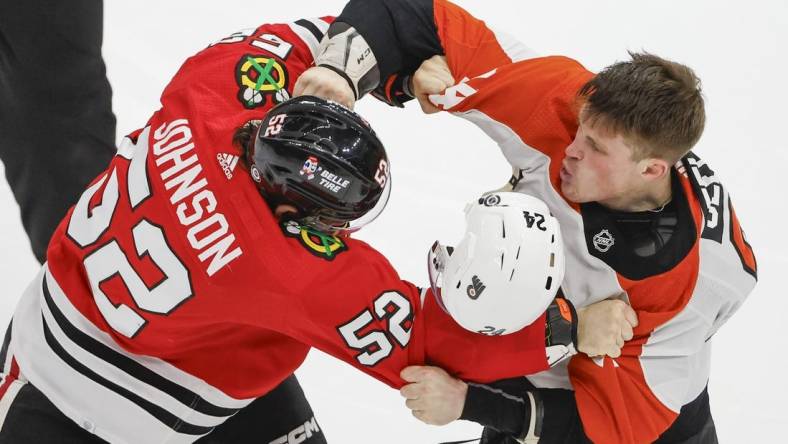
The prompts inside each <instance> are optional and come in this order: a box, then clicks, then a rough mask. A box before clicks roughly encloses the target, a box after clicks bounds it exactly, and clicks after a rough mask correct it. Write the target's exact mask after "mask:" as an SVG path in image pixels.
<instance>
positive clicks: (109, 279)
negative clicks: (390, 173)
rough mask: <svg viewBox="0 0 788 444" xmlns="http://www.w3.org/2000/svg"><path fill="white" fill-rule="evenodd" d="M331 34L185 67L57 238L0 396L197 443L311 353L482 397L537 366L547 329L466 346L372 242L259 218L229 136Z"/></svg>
mask: <svg viewBox="0 0 788 444" xmlns="http://www.w3.org/2000/svg"><path fill="white" fill-rule="evenodd" d="M329 22H330V19H316V20H299V21H297V22H294V23H287V24H279V25H265V26H262V27H260V28H258V29H256V30H250V31H244V32H240V33H236V34H233V35H232V36H230V37H228V38H226V39H224V40H222V41H220V42H218V43H216V44H214V45H212V46H210V47H208V48H207V49H205V50H203V51H202V52H200V53H199V54H197V55H195V56H194V57H192V58H190V59H188V60H187V61H186V63H185V64H184V65H183V67H182V68H181V69H180V71H179V72H178V73H177V74H176V75H175V77H174V78H173V80H172V81H171V83H170V84H169V85H168V86H167V88H166V89H165V91H164V93H163V95H162V97H161V104H162V107H161V109H159V110H158V111H157V112H156V113H154V114H153V116H152V117H151V118H150V120H149V121H148V123H147V125H146V126H145V127H144V128H142V129H140V130H138V131H135V132H134V133H132V134H131V135H130V136H129V137H127V138H126V139H125V140H124V141H123V143H122V144H121V146H120V148H119V149H118V153H117V155H116V156H115V158H114V159H113V160H112V162H111V163H110V165H109V167H108V168H107V170H106V171H105V172H104V173H102V174H101V175H100V176H99V177H98V178H96V179H95V180H94V181H93V182H92V184H91V185H90V186H89V188H88V189H87V190H86V191H85V192H84V193H83V194H82V196H81V198H80V199H79V201H78V202H77V204H76V205H75V206H74V207H73V208H72V209H71V211H70V212H69V213H68V215H67V216H66V218H65V219H64V221H63V222H62V223H61V225H60V226H59V228H58V230H57V232H56V233H55V235H54V237H53V239H52V241H51V244H50V247H49V251H48V263H47V264H46V265H45V266H44V267H43V269H42V270H41V272H40V274H39V275H38V276H37V277H36V279H35V281H34V282H33V283H32V284H31V286H30V287H29V289H28V290H27V291H26V293H25V295H24V297H23V298H22V300H21V302H20V304H19V306H18V308H17V311H16V313H15V315H14V321H13V330H12V340H11V345H10V349H9V353H8V359H7V362H6V363H5V373H6V375H7V377H6V379H5V381H4V384H3V386H2V388H0V391H5V392H6V393H8V390H9V389H8V387H10V386H11V385H12V384H11V382H12V381H13V380H14V378H25V379H27V380H29V381H30V382H32V383H33V384H34V385H35V386H36V387H37V388H38V389H40V390H41V391H42V392H43V393H44V394H45V395H46V396H47V397H48V398H49V399H50V400H51V401H52V402H53V403H54V404H55V406H57V407H58V408H59V409H60V410H61V411H62V412H63V413H65V414H66V415H67V416H68V417H70V418H71V419H73V420H74V421H75V422H76V423H77V424H79V425H81V426H82V427H84V428H86V429H87V430H89V431H91V432H93V433H95V434H96V435H98V436H100V437H101V438H103V439H105V440H108V441H110V442H113V443H115V442H117V443H122V442H126V443H156V442H192V441H194V440H196V439H197V438H198V437H199V436H201V435H204V434H206V433H208V432H210V431H211V429H212V428H213V427H215V426H216V425H218V424H220V423H222V422H223V421H224V420H225V419H226V418H228V417H229V416H231V415H233V414H234V413H235V412H236V411H238V410H239V409H240V408H243V407H244V406H245V405H247V404H248V403H249V402H251V401H252V400H253V399H254V398H256V397H259V396H261V395H264V394H265V393H266V392H268V391H269V390H270V389H271V388H273V387H275V386H276V385H277V384H279V383H280V382H281V381H282V380H283V379H284V378H285V377H287V376H288V375H290V374H291V373H292V372H293V371H294V370H295V369H296V368H297V367H298V366H299V365H300V364H301V363H302V361H303V360H304V358H305V357H306V354H307V351H308V350H309V348H310V347H311V346H315V347H318V348H320V349H321V350H323V351H326V352H327V353H330V354H332V355H333V356H335V357H337V358H339V359H342V360H344V361H346V362H348V363H350V364H352V365H354V366H355V367H357V368H358V369H360V370H361V371H364V372H366V373H368V374H370V375H371V376H373V377H375V378H377V379H379V380H381V381H383V382H385V383H386V384H389V385H391V386H393V387H399V386H401V385H402V384H403V381H402V380H401V379H400V377H399V372H400V370H401V369H402V368H403V367H404V366H406V365H409V364H422V363H425V362H431V363H435V364H437V365H441V366H443V367H445V368H447V369H449V371H452V372H454V373H456V374H457V375H459V376H460V377H463V378H466V379H472V380H479V381H489V380H493V379H498V378H502V377H511V376H514V375H517V374H521V373H533V372H537V371H542V370H544V369H545V368H547V361H546V354H545V348H544V341H545V336H544V335H545V330H544V318H543V317H541V318H540V319H538V320H537V321H536V323H535V324H534V325H533V327H530V328H526V329H525V330H523V331H522V332H520V333H518V334H513V335H510V336H506V337H497V338H492V337H486V336H482V335H475V334H472V333H469V332H466V331H465V330H463V329H462V328H461V327H459V326H457V325H456V324H454V323H453V321H452V320H451V319H450V318H449V317H448V316H447V315H445V314H444V313H443V312H442V311H441V310H440V309H439V308H437V306H436V305H435V303H434V301H433V299H432V297H431V296H430V295H429V293H427V292H421V291H420V290H419V289H417V288H416V287H415V286H413V285H412V284H410V283H408V282H404V281H402V280H400V278H399V277H398V276H397V273H396V272H395V271H394V270H393V269H392V267H391V265H390V264H389V263H388V262H387V261H386V259H385V258H383V257H382V256H381V255H380V254H379V253H377V252H376V251H375V250H373V249H372V248H370V247H369V246H368V245H366V244H365V243H363V242H360V241H356V240H353V239H350V238H339V237H333V236H326V235H324V234H322V233H318V232H314V231H312V230H310V229H309V228H307V227H303V226H299V225H298V224H297V223H294V222H289V223H280V222H279V221H277V220H276V219H275V218H274V216H273V215H272V213H271V211H270V210H269V208H268V207H267V206H266V204H265V202H264V201H263V199H262V198H261V196H260V194H259V193H258V190H257V188H256V186H255V185H254V183H253V181H252V178H251V177H250V175H249V174H248V171H247V170H246V169H245V168H246V167H245V166H244V165H243V160H242V159H241V157H242V153H241V152H240V151H239V149H238V148H236V147H235V146H234V145H233V142H232V138H233V134H234V131H235V130H236V128H238V127H239V126H241V125H243V124H244V123H245V122H247V121H249V120H252V119H259V118H260V117H261V116H262V115H263V114H264V113H265V111H266V110H267V109H269V108H270V107H271V106H272V105H273V104H274V103H276V102H279V101H282V100H285V99H286V98H287V97H288V95H289V91H290V90H291V88H292V86H293V84H294V81H295V79H296V78H297V77H298V76H299V75H300V74H301V72H302V71H303V70H305V69H306V68H307V67H309V66H310V65H311V64H312V60H313V51H315V49H316V48H317V42H318V41H319V40H320V38H321V36H322V33H324V32H325V30H326V29H327V27H328V25H329ZM304 161H305V169H304V171H303V174H306V175H314V179H313V180H325V181H326V186H327V187H328V186H330V187H334V188H336V187H340V188H341V187H343V186H345V185H343V179H342V178H337V177H333V176H332V174H331V172H330V171H328V170H326V169H322V168H319V166H315V168H312V166H311V165H307V164H308V159H304ZM513 362H516V363H517V364H513ZM4 401H5V400H4Z"/></svg>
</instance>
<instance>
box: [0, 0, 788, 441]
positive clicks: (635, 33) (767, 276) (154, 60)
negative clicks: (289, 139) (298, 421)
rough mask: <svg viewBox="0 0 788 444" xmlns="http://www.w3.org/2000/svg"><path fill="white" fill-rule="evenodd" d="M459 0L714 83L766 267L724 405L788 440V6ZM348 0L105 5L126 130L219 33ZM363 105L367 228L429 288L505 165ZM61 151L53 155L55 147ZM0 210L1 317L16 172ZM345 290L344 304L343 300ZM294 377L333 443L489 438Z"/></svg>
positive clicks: (713, 140) (709, 153) (9, 300)
mask: <svg viewBox="0 0 788 444" xmlns="http://www.w3.org/2000/svg"><path fill="white" fill-rule="evenodd" d="M457 3H458V4H460V5H462V6H464V7H466V8H467V9H468V10H470V11H471V12H473V13H474V14H475V15H477V16H478V17H480V18H483V19H485V20H486V21H487V23H488V24H489V25H490V26H494V27H495V28H497V29H502V30H505V31H507V32H509V33H510V34H512V35H514V36H516V37H517V38H519V39H520V40H521V41H523V42H525V43H526V44H527V45H529V46H530V47H532V48H534V49H536V50H537V51H539V52H540V53H543V54H563V55H568V56H571V57H574V58H576V59H578V60H580V61H581V62H582V63H584V64H585V65H586V66H587V67H589V68H590V69H592V70H598V69H601V68H602V67H604V66H606V65H608V64H610V63H613V62H614V61H616V60H622V59H625V58H626V50H627V49H631V50H647V51H650V52H654V53H656V54H659V55H661V56H664V57H667V58H670V59H674V60H677V61H680V62H683V63H686V64H688V65H690V66H691V67H693V68H694V69H695V70H696V72H697V73H698V75H699V76H700V78H701V79H702V81H703V90H704V92H705V96H706V99H707V114H708V124H707V127H706V131H705V134H704V136H703V138H702V139H701V141H700V143H699V145H698V146H697V147H696V150H695V151H696V152H697V153H698V154H699V155H700V156H701V157H703V158H704V159H705V160H706V161H708V162H709V163H710V165H711V167H712V168H713V169H714V170H715V172H716V173H717V174H718V175H719V176H721V177H722V179H723V184H724V185H726V186H727V187H728V189H729V190H730V192H731V195H732V197H733V201H734V202H735V206H736V212H737V214H738V215H739V218H740V220H741V222H742V225H743V226H744V228H745V230H746V232H747V236H748V240H749V242H750V244H751V245H752V246H753V248H754V249H755V252H756V255H757V258H758V265H759V277H760V282H759V284H758V286H757V287H756V289H755V291H754V292H753V293H752V294H751V295H750V298H749V300H748V301H747V302H746V303H745V304H744V305H743V306H742V308H741V309H740V310H739V312H738V313H737V314H736V315H735V316H734V317H733V319H731V320H730V321H729V322H728V323H727V324H726V325H725V326H724V327H723V328H722V330H721V331H720V332H719V333H717V335H716V336H715V337H714V339H713V340H714V343H715V346H714V358H713V364H712V372H711V373H712V376H711V381H710V393H711V403H712V411H713V413H714V415H715V420H716V423H717V430H718V433H719V437H720V442H722V443H740V442H749V443H773V442H785V439H786V438H785V437H784V434H785V433H784V432H783V430H784V429H785V424H786V420H788V413H786V411H788V409H786V408H785V403H786V399H788V378H786V374H788V364H787V363H788V358H786V352H785V350H784V349H785V348H786V340H785V337H786V333H785V331H784V330H783V328H785V327H786V325H788V322H786V319H788V318H787V317H786V312H787V311H788V298H786V296H785V294H786V291H785V289H784V287H783V284H780V283H779V275H780V273H786V272H788V253H786V250H788V241H786V239H785V237H784V236H786V229H785V228H784V227H785V225H784V224H785V223H786V220H785V218H786V216H787V215H788V210H787V209H786V208H787V207H788V204H786V197H785V196H786V195H785V193H784V192H783V191H784V188H783V187H784V183H785V177H782V176H783V175H785V174H786V173H785V165H786V163H788V138H787V137H786V135H785V131H784V130H785V129H786V126H785V125H786V124H785V122H786V116H787V115H788V113H786V111H785V108H786V104H788V93H786V88H785V80H784V79H785V77H786V71H787V68H788V66H787V64H786V60H785V57H786V54H788V3H786V2H785V1H784V0H762V1H756V2H749V3H747V4H745V3H743V2H728V1H720V0H717V1H712V0H696V1H692V2H687V1H680V0H662V1H660V2H645V1H630V2H623V1H614V0H598V1H595V2H587V1H574V0H573V1H563V2H525V1H517V2H514V1H490V0H487V1H479V0H465V1H462V0H458V1H457ZM343 4H344V2H343V1H334V0H331V1H329V0H321V1H316V0H315V1H305V0H299V1H290V2H282V3H279V2H267V1H251V0H249V1H239V0H224V1H222V2H214V1H203V0H193V1H185V0H177V1H176V0H169V1H150V0H137V1H133V2H131V1H120V0H113V1H108V2H105V40H104V56H105V59H106V63H107V69H108V75H109V78H110V82H111V83H112V87H113V90H114V104H113V105H114V111H115V113H116V115H117V117H118V138H120V137H121V136H122V135H123V134H125V133H127V132H129V131H131V130H133V129H136V128H138V127H140V126H142V125H144V123H145V122H146V121H147V119H148V117H149V115H150V114H151V113H152V112H153V111H154V110H155V109H157V107H158V96H159V94H160V92H161V90H162V88H163V86H164V85H165V84H166V82H167V81H168V79H169V78H170V76H171V75H172V74H174V73H175V71H176V70H177V68H178V66H179V65H180V63H181V62H182V61H183V60H184V59H185V58H186V57H188V56H189V55H191V54H192V53H194V52H196V51H198V50H200V49H202V48H203V47H205V46H206V45H207V44H208V43H210V42H212V41H215V40H217V39H219V38H221V37H223V36H225V35H227V34H230V33H231V32H233V31H235V30H238V29H241V28H247V27H253V26H256V25H258V24H262V23H265V22H269V23H270V22H282V21H290V20H293V19H297V18H301V17H315V16H321V15H331V14H333V15H335V14H337V13H338V12H339V11H340V10H341V8H342V6H343ZM34 31H37V30H34ZM41 31H44V30H41ZM357 109H358V110H359V111H360V112H361V113H362V114H363V115H364V116H365V117H366V118H367V119H368V120H369V121H370V122H371V123H372V125H373V126H374V127H375V128H376V130H377V132H378V133H379V134H380V136H381V138H382V139H383V141H384V142H385V143H386V145H387V147H388V152H389V156H390V158H391V164H392V175H393V183H394V190H393V193H392V198H391V201H390V202H389V206H388V208H387V210H386V212H384V214H383V215H382V216H381V217H380V219H378V220H377V221H376V222H375V223H373V224H372V225H370V226H369V227H367V228H365V229H364V230H363V231H362V232H361V233H360V235H359V236H358V237H360V238H362V239H364V240H366V241H368V242H370V243H371V244H372V245H373V246H375V247H376V248H378V249H379V250H380V251H381V252H382V253H383V254H385V255H386V257H388V258H389V260H390V261H391V262H392V264H393V265H394V266H395V267H396V268H397V269H398V270H399V271H400V273H401V275H402V276H403V278H405V279H408V280H411V281H413V282H415V283H417V284H425V283H426V280H427V276H426V270H425V262H426V260H425V258H426V252H427V248H428V247H429V246H430V245H431V243H432V242H433V241H434V240H436V239H440V240H442V241H443V242H447V243H453V242H456V241H457V240H458V239H459V238H460V236H461V235H462V232H463V229H464V222H463V217H462V208H463V206H464V204H465V202H466V201H468V200H470V199H472V198H474V197H476V196H477V195H479V194H480V193H481V192H483V191H486V190H490V189H494V188H498V187H500V186H501V185H502V184H503V183H504V182H505V181H506V180H507V179H508V177H509V174H510V171H509V167H508V165H507V164H506V162H505V161H504V160H503V157H502V156H501V155H500V153H499V152H498V149H497V147H496V146H495V145H494V144H493V143H492V142H491V141H489V140H488V139H487V138H486V136H484V135H483V134H482V133H481V131H480V130H478V129H476V128H475V127H474V126H472V125H471V124H470V123H468V122H465V121H463V120H461V119H459V118H456V117H453V116H451V115H448V114H441V115H433V116H426V117H425V116H424V115H422V114H421V112H420V110H419V107H418V105H416V104H415V103H413V104H411V105H410V106H408V107H407V109H406V110H405V111H400V110H394V109H390V108H388V107H386V106H384V105H382V104H379V103H377V102H375V101H374V100H373V99H367V100H364V101H362V102H361V103H360V104H359V105H358V106H357ZM1 134H2V133H1V132H0V135H1ZM52 145H53V149H55V148H56V146H57V141H56V140H54V141H52ZM53 192H56V190H53ZM0 213H1V214H2V217H0V284H1V285H2V289H3V293H4V297H3V298H2V299H0V324H2V325H7V322H8V320H9V319H10V317H11V315H12V313H13V309H14V306H15V304H16V300H17V298H18V297H19V295H21V293H22V291H23V290H24V288H25V287H26V286H27V284H28V282H29V281H30V279H32V277H33V275H34V273H35V272H36V270H37V268H38V265H37V263H36V262H35V260H34V258H33V255H32V253H31V252H30V250H29V246H28V243H27V238H26V236H25V234H24V231H23V230H22V226H21V223H20V222H19V211H18V208H17V206H16V204H15V202H14V200H13V197H12V195H11V193H10V190H9V189H8V186H7V184H6V182H5V181H2V183H0ZM780 270H783V271H782V272H780ZM783 276H784V277H785V275H783ZM315 291H321V290H320V289H315ZM336 296H337V303H338V304H340V303H342V295H336ZM654 297H659V295H654ZM298 376H299V379H300V381H301V383H302V384H303V386H304V389H305V391H306V392H307V396H308V397H309V399H310V401H311V403H312V406H313V408H314V410H315V412H316V414H317V418H318V421H319V423H320V425H321V427H322V428H323V429H324V430H325V432H326V435H327V436H328V438H329V440H330V441H331V442H333V443H353V444H355V443H359V444H360V443H365V444H366V443H375V444H399V443H429V444H437V443H439V442H443V441H451V440H459V439H464V438H472V437H474V436H479V433H480V428H479V427H477V426H475V425H472V424H469V423H464V422H457V423H455V424H452V425H450V426H447V427H442V428H438V427H431V426H426V425H424V424H422V423H420V422H418V421H417V420H415V419H414V418H412V417H411V416H410V412H409V410H407V409H406V408H405V407H404V404H403V402H402V399H401V398H400V397H399V394H398V392H397V391H395V390H392V389H390V388H388V387H386V386H384V385H383V384H381V383H379V382H377V381H375V380H373V379H372V378H369V377H367V376H365V375H363V374H361V373H359V372H357V371H356V370H354V369H353V368H351V367H350V366H348V365H345V364H342V363H340V362H338V361H335V360H333V359H332V358H329V357H327V356H326V355H324V354H322V353H319V352H312V353H311V354H310V356H309V358H308V359H307V361H306V363H305V364H304V365H303V367H302V368H301V369H300V370H299V371H298Z"/></svg>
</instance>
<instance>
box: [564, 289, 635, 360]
mask: <svg viewBox="0 0 788 444" xmlns="http://www.w3.org/2000/svg"><path fill="white" fill-rule="evenodd" d="M577 318H578V325H577V343H578V344H577V349H578V351H580V352H582V353H585V354H587V355H588V356H590V357H595V356H605V355H607V356H610V357H611V358H617V357H619V356H621V347H623V346H624V342H625V341H628V340H630V339H632V329H633V328H635V327H637V325H638V319H637V315H636V314H635V311H634V310H632V307H630V306H629V304H627V303H626V302H624V301H620V300H616V299H608V300H605V301H600V302H597V303H595V304H591V305H589V306H587V307H582V308H578V309H577Z"/></svg>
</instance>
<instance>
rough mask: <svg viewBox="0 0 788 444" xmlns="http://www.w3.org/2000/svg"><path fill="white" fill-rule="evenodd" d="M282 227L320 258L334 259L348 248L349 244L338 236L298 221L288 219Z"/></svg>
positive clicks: (288, 234) (287, 233)
mask: <svg viewBox="0 0 788 444" xmlns="http://www.w3.org/2000/svg"><path fill="white" fill-rule="evenodd" d="M282 229H283V230H284V232H285V234H286V235H287V236H289V237H294V238H296V239H298V241H299V242H301V245H303V246H304V247H306V249H307V251H309V252H310V253H312V254H314V255H315V256H317V257H319V258H323V259H326V260H329V261H330V260H333V259H334V258H335V257H337V255H338V254H339V253H341V252H343V251H345V250H347V244H345V242H344V241H343V240H342V239H340V238H339V237H337V236H330V235H328V234H325V233H321V232H319V231H317V230H315V229H313V228H309V227H305V226H302V225H300V224H299V223H298V222H296V221H292V220H291V221H287V222H284V223H283V224H282Z"/></svg>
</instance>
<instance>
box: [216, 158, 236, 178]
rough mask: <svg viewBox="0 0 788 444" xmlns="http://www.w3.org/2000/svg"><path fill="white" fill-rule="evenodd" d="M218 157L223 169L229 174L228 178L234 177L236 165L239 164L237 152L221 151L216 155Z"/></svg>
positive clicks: (226, 174)
mask: <svg viewBox="0 0 788 444" xmlns="http://www.w3.org/2000/svg"><path fill="white" fill-rule="evenodd" d="M216 158H217V159H218V160H219V165H221V167H222V170H224V175H225V176H227V179H228V180H229V179H232V178H233V171H235V166H236V165H238V156H236V155H235V154H227V153H219V154H217V155H216Z"/></svg>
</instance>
